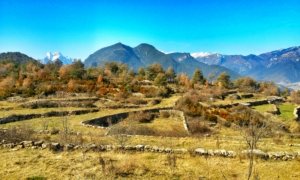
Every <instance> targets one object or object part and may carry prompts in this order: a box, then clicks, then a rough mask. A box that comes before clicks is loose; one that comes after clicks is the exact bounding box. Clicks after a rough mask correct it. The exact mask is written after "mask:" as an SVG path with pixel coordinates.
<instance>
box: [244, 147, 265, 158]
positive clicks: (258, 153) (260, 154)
mask: <svg viewBox="0 0 300 180" xmlns="http://www.w3.org/2000/svg"><path fill="white" fill-rule="evenodd" d="M250 153H251V150H250V149H249V150H244V151H242V154H246V155H249V154H250ZM252 153H253V154H254V156H256V157H259V158H263V159H268V158H269V155H268V154H267V153H265V152H263V151H262V150H260V149H253V151H252Z"/></svg>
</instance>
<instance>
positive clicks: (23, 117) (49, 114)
mask: <svg viewBox="0 0 300 180" xmlns="http://www.w3.org/2000/svg"><path fill="white" fill-rule="evenodd" d="M98 111H99V110H98V109H87V110H85V109H83V110H75V111H50V112H46V113H43V114H18V115H16V114H13V115H10V116H8V117H4V118H0V124H6V123H11V122H16V121H24V120H29V119H34V118H41V117H59V116H66V115H80V114H87V113H93V112H98Z"/></svg>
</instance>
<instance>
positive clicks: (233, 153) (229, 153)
mask: <svg viewBox="0 0 300 180" xmlns="http://www.w3.org/2000/svg"><path fill="white" fill-rule="evenodd" d="M227 153H228V155H227V157H231V158H234V157H236V152H234V151H227Z"/></svg>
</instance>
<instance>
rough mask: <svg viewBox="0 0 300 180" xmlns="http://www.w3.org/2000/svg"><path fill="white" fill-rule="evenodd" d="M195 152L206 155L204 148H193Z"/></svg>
mask: <svg viewBox="0 0 300 180" xmlns="http://www.w3.org/2000/svg"><path fill="white" fill-rule="evenodd" d="M195 153H196V154H199V155H207V150H205V149H203V148H197V149H195Z"/></svg>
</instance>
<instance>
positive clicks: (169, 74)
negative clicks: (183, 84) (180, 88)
mask: <svg viewBox="0 0 300 180" xmlns="http://www.w3.org/2000/svg"><path fill="white" fill-rule="evenodd" d="M166 78H167V82H168V83H174V82H175V78H176V73H175V71H174V69H173V68H172V67H169V68H168V69H167V71H166Z"/></svg>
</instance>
